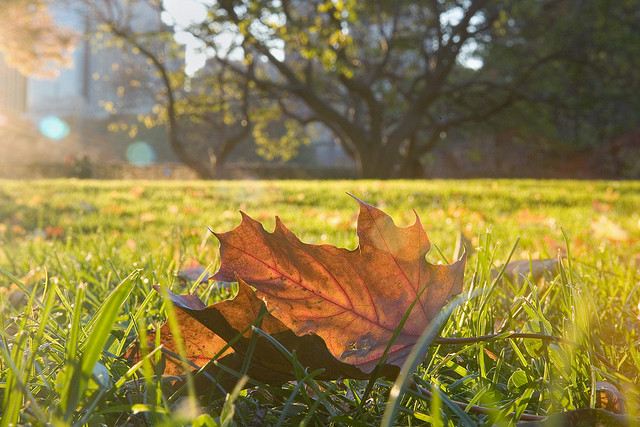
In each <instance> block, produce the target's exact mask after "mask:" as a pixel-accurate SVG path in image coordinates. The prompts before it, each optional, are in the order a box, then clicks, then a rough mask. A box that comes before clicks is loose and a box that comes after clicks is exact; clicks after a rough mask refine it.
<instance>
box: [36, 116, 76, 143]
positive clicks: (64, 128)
mask: <svg viewBox="0 0 640 427" xmlns="http://www.w3.org/2000/svg"><path fill="white" fill-rule="evenodd" d="M38 128H39V129H40V133H42V134H43V135H44V136H46V137H47V138H50V139H53V140H54V141H60V140H61V139H63V138H65V137H66V136H67V135H69V125H68V124H67V122H65V121H64V120H62V119H61V118H59V117H56V116H47V117H45V118H43V119H42V120H40V124H39V125H38Z"/></svg>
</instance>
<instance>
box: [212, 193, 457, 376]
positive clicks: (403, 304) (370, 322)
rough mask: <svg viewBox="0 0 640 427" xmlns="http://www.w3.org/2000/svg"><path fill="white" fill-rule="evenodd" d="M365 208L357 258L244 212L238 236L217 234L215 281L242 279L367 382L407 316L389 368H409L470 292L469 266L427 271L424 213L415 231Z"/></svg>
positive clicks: (279, 315)
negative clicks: (450, 309) (429, 333)
mask: <svg viewBox="0 0 640 427" xmlns="http://www.w3.org/2000/svg"><path fill="white" fill-rule="evenodd" d="M356 200H358V199H356ZM358 203H359V205H360V212H359V215H358V226H357V234H358V238H359V245H358V247H357V248H356V249H355V250H347V249H342V248H336V247H334V246H331V245H311V244H306V243H302V242H301V241H300V240H299V239H298V238H297V237H296V236H295V235H294V234H293V233H292V232H291V231H289V230H288V229H287V228H286V227H285V226H284V225H283V224H282V222H281V221H280V220H279V218H277V217H276V227H275V230H274V232H273V233H269V232H267V231H265V229H264V228H263V227H262V225H261V224H260V223H259V222H257V221H255V220H253V219H252V218H250V217H249V216H247V215H245V214H244V213H242V222H241V223H240V225H238V226H237V227H236V228H235V229H234V230H232V231H229V232H227V233H220V234H217V233H216V234H215V235H216V237H218V239H219V240H220V258H221V265H220V269H219V270H218V272H216V274H215V275H214V276H213V278H214V279H216V280H223V281H234V280H236V277H239V278H241V279H243V280H244V281H245V282H247V283H248V284H249V285H251V286H253V287H255V288H256V293H257V295H258V296H259V297H262V298H263V299H264V300H265V302H266V304H267V307H268V308H269V309H270V310H272V314H273V316H274V317H275V318H277V319H278V320H279V321H281V322H282V323H283V324H284V325H285V326H286V327H287V328H290V329H291V330H292V331H293V332H294V333H295V334H296V335H300V336H304V335H307V334H315V335H318V336H319V337H320V338H322V340H324V342H325V343H326V346H327V348H328V350H329V351H330V352H331V354H333V355H334V356H335V357H336V358H337V359H338V360H339V361H340V362H343V363H346V364H350V365H353V366H355V367H357V368H358V369H359V370H360V371H362V372H363V373H365V374H368V373H371V372H372V371H373V369H374V368H375V366H376V365H377V364H378V363H379V362H380V360H381V358H382V357H383V355H384V351H385V349H386V347H387V345H388V344H389V342H390V341H391V339H392V336H393V335H394V331H395V330H396V328H398V327H399V325H401V323H402V321H403V318H404V316H405V315H407V316H408V317H407V319H406V322H405V323H404V325H403V326H402V329H401V330H400V332H399V334H398V335H397V337H396V338H395V340H394V341H393V343H392V345H391V348H390V349H389V352H388V354H387V357H388V358H387V360H386V363H387V364H390V365H395V366H401V365H402V363H403V362H404V360H405V359H406V358H407V356H408V354H409V352H410V351H411V348H412V346H413V345H414V344H415V342H416V341H417V340H418V339H419V337H420V335H421V334H422V333H423V332H424V330H425V329H426V328H427V326H428V325H429V322H430V321H431V320H432V319H433V318H434V317H435V316H436V315H437V314H438V313H439V312H440V310H441V309H442V307H443V306H444V305H445V304H446V302H447V300H448V299H449V298H450V297H451V296H452V295H454V294H457V293H460V292H461V291H462V279H463V273H464V267H465V261H466V258H465V256H463V257H462V258H461V259H460V260H459V261H457V262H455V263H453V264H451V265H433V264H430V263H428V262H427V261H426V259H425V256H426V254H427V252H428V250H429V248H430V246H431V245H430V242H429V239H428V238H427V234H426V232H425V230H424V228H423V227H422V224H421V223H420V220H419V218H418V216H417V214H416V221H415V223H414V224H413V225H411V226H409V227H406V228H399V227H397V226H396V225H395V224H394V223H393V220H392V219H391V217H389V216H388V215H387V214H385V213H384V212H382V211H381V210H379V209H377V208H375V207H373V206H370V205H368V204H366V203H364V202H362V201H360V200H358ZM414 302H415V305H414Z"/></svg>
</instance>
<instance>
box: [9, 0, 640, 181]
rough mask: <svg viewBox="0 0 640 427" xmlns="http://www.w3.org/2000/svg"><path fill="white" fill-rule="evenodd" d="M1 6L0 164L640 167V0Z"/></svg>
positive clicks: (594, 172) (563, 174) (212, 170)
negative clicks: (639, 71)
mask: <svg viewBox="0 0 640 427" xmlns="http://www.w3.org/2000/svg"><path fill="white" fill-rule="evenodd" d="M0 16H2V17H3V19H2V21H1V22H0V177H5V178H38V177H78V178H148V179H183V178H202V179H214V178H222V179H234V178H380V179H388V178H432V177H443V178H448V177H454V178H464V177H535V178H589V179H598V178H613V179H638V178H640V119H639V115H640V114H639V113H640V96H639V94H640V73H638V71H637V70H638V69H640V0H624V1H611V0H513V1H495V0H460V1H448V0H423V1H403V2H396V1H386V0H378V1H371V2H357V1H350V0H334V1H332V0H327V1H301V0H272V1H265V0H261V1H258V0H256V1H241V0H220V1H214V0H202V1H196V0H164V1H162V0H140V1H127V0H50V1H38V0H34V1H25V0H0Z"/></svg>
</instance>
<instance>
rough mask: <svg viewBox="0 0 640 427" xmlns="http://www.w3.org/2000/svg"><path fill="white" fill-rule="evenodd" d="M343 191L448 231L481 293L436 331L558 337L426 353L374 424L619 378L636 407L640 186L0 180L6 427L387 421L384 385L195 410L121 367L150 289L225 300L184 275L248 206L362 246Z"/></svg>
mask: <svg viewBox="0 0 640 427" xmlns="http://www.w3.org/2000/svg"><path fill="white" fill-rule="evenodd" d="M347 192H348V193H351V194H353V195H355V196H357V197H359V198H360V199H362V200H364V201H366V202H368V203H370V204H372V205H375V206H377V207H379V208H381V209H383V210H385V211H386V212H387V213H388V214H390V215H391V216H392V217H393V218H394V220H395V221H396V223H397V224H398V225H403V226H404V225H409V224H411V223H413V221H414V218H415V216H414V212H413V211H414V210H415V213H416V214H417V215H418V216H419V217H420V219H421V221H422V223H423V225H424V226H425V229H426V230H427V233H428V235H429V238H430V240H431V242H432V244H433V245H434V247H433V248H432V250H431V252H430V253H429V254H428V259H429V261H430V262H432V263H436V262H439V261H443V262H449V261H451V259H452V257H453V254H454V247H455V243H456V239H457V238H458V236H459V235H461V236H464V238H465V239H466V241H467V242H468V245H469V247H470V248H471V251H472V252H471V256H470V258H469V261H468V263H467V270H466V273H465V289H466V290H469V289H480V290H481V291H482V292H481V294H480V295H479V296H476V297H474V298H471V299H470V300H469V301H468V302H466V303H464V304H463V305H462V306H461V307H459V308H458V309H457V310H456V311H455V312H454V314H453V315H452V316H451V317H450V319H449V321H448V322H447V323H446V324H445V326H444V328H443V329H442V332H441V334H442V336H443V337H477V336H481V335H486V334H493V333H495V332H498V331H501V332H503V331H515V332H534V333H542V334H546V335H553V336H556V337H558V338H559V339H557V340H551V341H540V340H532V339H508V338H504V337H503V338H495V339H491V340H489V341H487V342H470V343H466V344H464V345H453V344H450V345H433V346H432V347H431V349H430V351H429V354H428V355H427V358H426V359H425V361H424V363H422V364H421V365H420V367H419V368H418V371H417V372H416V373H415V375H414V376H413V378H412V380H413V384H414V386H413V387H412V388H411V389H409V390H407V392H406V393H404V395H403V397H402V399H400V400H399V402H398V408H399V409H398V410H397V412H395V414H394V417H393V420H392V421H389V420H388V419H387V420H386V421H385V422H392V423H393V424H397V425H426V424H435V425H474V424H477V423H495V422H498V423H503V422H504V423H506V422H508V421H509V420H510V419H512V418H511V415H509V414H511V413H515V414H516V415H520V414H522V413H526V414H535V415H546V414H548V413H553V412H559V411H565V410H573V409H577V408H589V407H594V406H597V404H598V403H597V401H598V399H597V397H598V393H597V392H596V388H597V387H596V382H597V381H607V382H609V383H610V384H613V385H615V386H616V387H617V388H618V389H619V390H620V391H621V392H622V394H623V395H624V396H625V399H626V411H627V413H629V414H632V415H634V416H635V415H637V411H638V405H639V404H640V401H639V399H638V395H640V376H639V375H640V371H639V368H638V366H640V353H639V352H638V346H639V340H640V338H639V337H638V333H637V329H638V328H637V326H638V322H639V320H638V316H639V307H638V300H639V293H640V289H638V288H639V287H640V286H639V285H638V283H639V281H640V273H639V268H638V266H639V265H640V243H638V242H639V239H640V182H585V181H508V180H498V181H493V180H471V181H387V182H375V181H372V182H367V181H335V182H334V181H318V182H301V181H281V182H273V181H265V182H263V181H242V182H241V181H234V182H197V181H189V182H174V181H172V182H159V181H155V182H133V181H117V182H115V181H68V180H53V181H0V289H1V290H2V301H1V302H0V320H1V321H2V324H3V328H2V332H1V334H2V336H1V338H2V343H0V350H1V352H2V356H1V357H0V395H1V400H2V409H1V410H0V411H1V412H0V418H1V421H0V425H8V424H10V423H21V424H35V425H38V424H44V423H54V424H56V425H84V424H89V425H94V424H100V423H103V424H105V425H116V424H128V425H149V424H152V425H184V424H192V425H216V424H215V423H219V424H221V425H232V423H233V422H235V423H237V424H238V425H245V424H249V423H251V422H255V423H257V424H256V425H259V424H261V423H263V424H272V425H290V424H298V423H301V422H304V423H306V424H309V425H314V424H316V425H326V424H330V423H335V424H336V425H339V424H345V425H376V424H380V423H381V422H382V421H383V417H384V413H385V410H387V409H388V407H389V406H390V405H389V400H390V397H389V396H390V390H391V387H392V386H393V383H392V382H389V381H386V380H382V379H378V380H377V381H376V382H375V385H374V386H373V391H372V393H371V394H370V395H369V397H368V399H365V400H364V401H361V399H362V397H363V393H364V390H365V389H366V387H367V385H368V384H367V381H354V380H349V379H345V380H341V381H334V382H328V381H313V380H311V379H310V380H308V381H309V382H310V383H309V384H305V386H304V387H301V386H299V384H295V383H287V384H285V385H283V386H277V387H276V386H255V387H250V388H249V389H247V390H245V391H242V392H240V393H239V394H237V395H233V396H229V397H228V398H227V399H226V400H225V398H224V397H223V398H219V399H200V400H199V401H198V402H197V405H196V406H197V408H198V411H194V410H187V409H185V408H192V406H193V405H192V406H189V405H186V404H185V402H186V401H191V400H189V399H191V397H190V396H189V395H188V394H187V393H186V392H185V393H177V394H174V393H172V391H171V390H170V389H169V388H168V387H167V386H166V384H163V383H162V382H160V381H157V378H155V377H154V375H153V373H152V372H151V371H149V370H148V369H147V370H145V369H144V367H142V368H138V367H136V368H135V369H129V367H128V366H127V365H126V364H125V363H124V362H123V361H122V360H121V359H119V358H117V357H116V356H117V355H119V354H121V352H122V350H123V349H125V348H126V347H127V346H128V345H129V344H130V343H131V342H132V341H133V339H134V338H135V337H136V335H137V330H140V329H147V328H148V327H155V326H158V325H160V324H162V322H163V321H164V319H165V318H166V310H165V306H164V305H163V303H162V301H161V298H160V296H158V295H157V294H156V293H155V292H154V291H153V290H152V289H151V286H152V285H153V284H162V285H167V286H170V287H171V288H172V289H173V291H174V292H175V293H186V292H189V291H193V292H195V293H198V294H199V295H201V297H202V298H203V299H204V300H205V301H206V302H208V303H213V302H216V301H219V300H221V299H225V298H228V297H230V291H229V290H228V289H225V288H222V289H221V288H219V286H218V284H216V283H215V282H212V283H209V284H207V285H200V286H197V285H195V284H194V283H193V282H189V281H187V282H186V283H185V281H184V280H180V279H179V277H178V272H180V271H181V270H183V269H185V268H187V267H188V266H193V265H196V264H197V265H202V266H207V267H210V269H211V271H213V270H215V268H216V265H217V262H218V249H217V241H216V239H215V237H213V236H212V234H211V233H210V231H209V230H208V229H207V227H209V228H210V229H211V230H214V231H217V232H218V231H228V230H230V229H232V228H233V227H235V226H236V225H237V224H238V223H239V222H240V214H239V211H240V210H242V211H244V212H245V213H247V214H249V215H250V216H252V217H253V218H255V219H258V220H260V221H261V222H263V223H264V224H265V227H266V228H267V230H271V229H273V225H274V216H275V215H278V216H279V217H280V218H281V219H282V221H283V222H284V224H285V225H287V226H288V228H290V229H291V230H292V231H293V232H294V233H296V234H297V235H298V237H300V238H301V239H302V240H303V241H305V242H308V243H330V244H334V245H336V246H340V247H347V248H354V247H355V246H356V245H357V237H356V235H355V226H356V223H355V220H356V214H357V209H358V207H357V203H356V202H355V201H354V200H353V199H351V198H350V197H349V196H348V195H347V194H346V193H347ZM567 243H568V245H567ZM567 246H568V247H567ZM510 254H511V258H509V256H510ZM558 257H560V259H561V260H562V265H561V267H560V269H559V271H557V272H554V273H553V274H551V275H548V276H547V277H546V278H545V279H543V280H542V282H541V283H531V282H529V281H527V280H519V281H516V283H509V282H508V281H505V280H495V279H496V276H495V273H492V270H493V269H494V268H496V267H498V268H499V267H500V266H501V265H502V264H504V263H506V262H507V261H509V259H510V260H511V261H515V260H531V261H534V260H538V259H558ZM498 279H500V278H498ZM563 340H564V341H563ZM569 341H570V342H569ZM136 378H142V381H139V382H138V381H134V380H135V379H136ZM70 384H72V385H70ZM318 391H322V392H321V393H320V394H318ZM455 402H463V403H466V404H473V405H477V406H481V407H484V408H489V410H488V411H482V410H480V411H476V410H472V409H469V408H468V409H467V410H466V411H465V410H462V409H460V408H459V407H458V406H456V404H455ZM192 409H193V408H192ZM479 412H486V413H479Z"/></svg>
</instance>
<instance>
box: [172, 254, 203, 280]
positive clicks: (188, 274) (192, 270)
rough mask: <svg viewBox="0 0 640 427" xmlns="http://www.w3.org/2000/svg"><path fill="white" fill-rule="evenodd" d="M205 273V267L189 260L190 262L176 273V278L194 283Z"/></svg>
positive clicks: (193, 260)
mask: <svg viewBox="0 0 640 427" xmlns="http://www.w3.org/2000/svg"><path fill="white" fill-rule="evenodd" d="M206 271H207V267H205V266H204V265H202V264H200V263H199V262H198V261H197V260H195V259H193V258H192V259H191V261H190V262H189V263H188V264H187V265H186V266H184V267H183V268H182V269H181V270H180V271H178V277H179V278H180V279H182V280H184V281H190V282H195V281H196V280H198V279H200V277H201V276H202V275H203V274H204V273H205V272H206ZM206 281H207V278H206V277H204V278H202V280H200V281H199V282H198V283H205V282H206Z"/></svg>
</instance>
